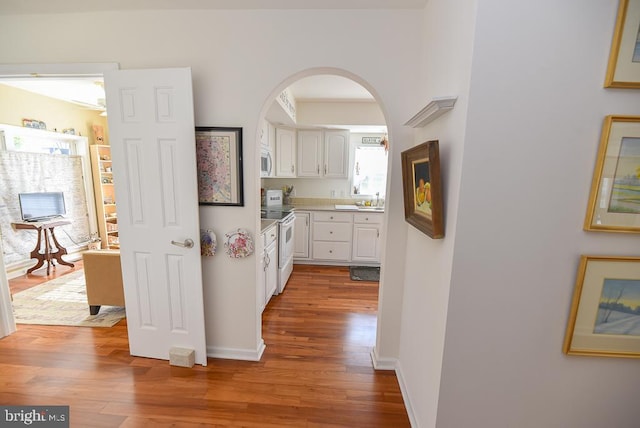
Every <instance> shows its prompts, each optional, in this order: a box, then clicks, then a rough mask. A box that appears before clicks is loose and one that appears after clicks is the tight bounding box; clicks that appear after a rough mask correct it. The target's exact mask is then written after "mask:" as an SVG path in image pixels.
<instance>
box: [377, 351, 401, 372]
mask: <svg viewBox="0 0 640 428" xmlns="http://www.w3.org/2000/svg"><path fill="white" fill-rule="evenodd" d="M371 362H372V363H373V368H374V369H376V370H395V369H396V365H397V364H398V359H397V358H382V357H380V356H379V355H378V351H377V349H376V348H375V347H374V348H373V349H372V350H371Z"/></svg>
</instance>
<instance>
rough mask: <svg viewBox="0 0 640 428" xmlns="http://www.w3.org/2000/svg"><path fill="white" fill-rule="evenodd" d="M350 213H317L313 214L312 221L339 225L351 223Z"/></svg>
mask: <svg viewBox="0 0 640 428" xmlns="http://www.w3.org/2000/svg"><path fill="white" fill-rule="evenodd" d="M352 220H353V216H352V214H351V213H337V212H335V211H317V212H314V213H313V221H334V222H339V223H351V221H352Z"/></svg>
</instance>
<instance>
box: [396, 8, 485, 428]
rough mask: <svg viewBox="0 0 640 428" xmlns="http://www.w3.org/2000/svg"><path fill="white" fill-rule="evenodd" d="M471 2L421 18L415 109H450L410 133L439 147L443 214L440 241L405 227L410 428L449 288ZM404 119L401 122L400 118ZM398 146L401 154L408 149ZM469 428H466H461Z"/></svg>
mask: <svg viewBox="0 0 640 428" xmlns="http://www.w3.org/2000/svg"><path fill="white" fill-rule="evenodd" d="M474 14H475V0H455V1H454V0H430V1H429V2H428V3H427V6H426V8H425V11H424V24H423V34H422V39H423V46H422V51H421V52H422V58H423V64H422V67H421V71H422V79H421V80H422V82H424V83H423V85H422V86H421V88H420V94H421V98H420V101H421V104H419V105H416V106H415V109H414V112H413V113H417V112H418V111H419V110H420V109H421V108H422V107H424V106H425V105H426V104H427V103H428V102H429V101H430V100H431V99H433V98H434V97H438V96H457V97H458V100H457V101H456V105H455V107H454V109H453V110H452V111H450V112H448V113H446V114H445V115H444V116H442V117H440V118H439V119H437V120H436V121H434V122H432V123H430V124H428V125H427V126H426V127H424V128H419V129H417V130H416V133H415V138H414V140H413V144H409V145H408V147H411V146H415V145H417V144H419V143H422V142H425V141H428V140H434V139H437V140H439V147H440V163H441V169H442V182H443V194H444V211H445V237H444V239H441V240H433V239H431V238H429V237H428V236H427V235H425V234H423V233H422V232H420V231H418V230H417V229H416V228H414V227H413V226H409V225H408V224H405V226H404V227H405V228H407V244H406V259H405V274H406V278H405V285H404V290H405V293H404V298H403V307H402V332H401V342H400V354H399V360H398V369H397V371H398V374H399V377H400V379H401V382H403V384H404V386H405V391H406V393H407V394H406V395H405V402H408V404H409V405H410V406H411V409H412V410H413V411H412V416H413V418H414V419H413V420H412V422H413V424H414V426H416V427H418V426H419V427H433V426H435V422H436V412H437V405H438V394H439V389H440V388H439V387H440V371H441V368H442V352H443V348H444V337H445V322H446V317H447V304H448V299H449V285H450V281H451V265H452V260H453V250H454V245H455V244H456V242H457V237H458V234H457V233H456V218H457V215H458V198H459V192H460V177H461V170H462V154H463V147H464V141H465V121H466V117H467V107H468V92H469V79H470V69H471V53H472V52H471V50H472V44H473V30H474V19H475V15H474ZM407 119H409V117H407ZM408 147H406V148H408ZM468 426H473V425H468Z"/></svg>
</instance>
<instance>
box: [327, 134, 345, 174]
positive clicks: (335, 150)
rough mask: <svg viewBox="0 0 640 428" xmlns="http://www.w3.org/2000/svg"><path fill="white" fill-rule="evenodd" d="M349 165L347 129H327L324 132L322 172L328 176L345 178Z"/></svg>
mask: <svg viewBox="0 0 640 428" xmlns="http://www.w3.org/2000/svg"><path fill="white" fill-rule="evenodd" d="M348 165H349V131H327V132H325V134H324V166H323V171H322V172H323V173H324V176H325V177H329V178H347V177H348V175H349V174H348V171H347V169H348Z"/></svg>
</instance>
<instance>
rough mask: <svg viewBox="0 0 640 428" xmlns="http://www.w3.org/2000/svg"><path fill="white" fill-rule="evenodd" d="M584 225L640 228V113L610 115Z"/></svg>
mask: <svg viewBox="0 0 640 428" xmlns="http://www.w3.org/2000/svg"><path fill="white" fill-rule="evenodd" d="M584 229H585V230H588V231H603V232H632V233H639V232H640V116H607V117H606V118H605V120H604V124H603V126H602V136H601V138H600V148H599V149H598V156H597V160H596V166H595V170H594V173H593V179H592V182H591V193H590V195H589V205H588V207H587V215H586V218H585V223H584Z"/></svg>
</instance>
